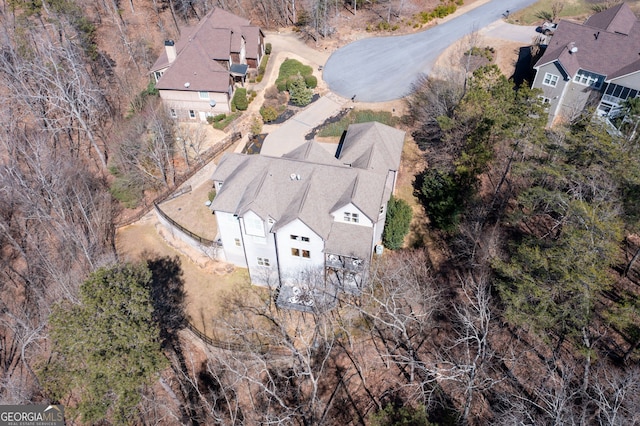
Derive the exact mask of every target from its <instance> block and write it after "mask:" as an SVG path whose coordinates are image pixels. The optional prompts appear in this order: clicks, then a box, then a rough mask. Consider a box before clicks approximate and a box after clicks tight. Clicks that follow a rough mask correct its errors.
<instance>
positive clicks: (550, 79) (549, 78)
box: [542, 72, 559, 87]
mask: <svg viewBox="0 0 640 426" xmlns="http://www.w3.org/2000/svg"><path fill="white" fill-rule="evenodd" d="M558 79H559V77H558V76H557V75H555V74H551V73H549V72H548V73H546V74H545V75H544V79H542V84H544V85H546V86H551V87H556V85H557V84H558Z"/></svg>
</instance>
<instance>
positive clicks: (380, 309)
mask: <svg viewBox="0 0 640 426" xmlns="http://www.w3.org/2000/svg"><path fill="white" fill-rule="evenodd" d="M294 5H295V9H294ZM436 5H437V3H435V4H433V5H432V4H431V2H428V6H433V7H435V6H436ZM446 5H449V6H450V3H446ZM423 6H424V7H426V4H418V3H417V2H406V4H405V2H403V1H402V0H397V1H396V0H393V1H379V2H364V1H360V0H354V1H351V0H348V1H345V2H328V1H325V0H307V1H302V2H295V3H294V2H288V1H277V0H260V1H249V0H238V1H234V2H225V1H218V2H210V1H208V0H195V1H194V0H190V1H185V0H140V1H137V0H136V1H134V0H130V1H128V2H118V1H115V0H101V1H97V2H80V1H79V0H36V1H22V0H4V1H2V0H0V12H1V15H0V16H1V17H0V25H1V26H2V35H3V43H2V47H1V48H0V49H1V55H0V83H1V84H0V96H2V102H0V114H2V122H3V124H4V125H3V126H2V129H0V142H1V143H0V161H1V163H0V194H1V195H0V249H1V250H2V267H1V268H0V368H2V374H0V403H2V404H27V403H39V404H40V403H41V404H45V403H61V404H63V405H64V406H65V408H66V414H67V421H68V422H69V423H74V424H97V423H104V424H122V423H130V424H152V423H153V424H225V425H226V424H229V425H231V424H234V425H235V424H238V425H239V424H246V425H255V424H266V423H274V424H300V425H346V424H371V425H393V424H412V425H413V424H415V425H427V424H440V425H448V424H477V425H484V424H505V425H506V424H509V425H511V424H563V425H564V424H610V425H614V424H633V423H634V422H638V421H640V418H638V414H637V413H638V412H640V389H639V386H640V385H639V384H638V383H639V381H638V380H639V379H640V367H639V365H638V362H639V357H640V353H639V352H638V346H639V345H640V322H639V311H638V309H639V299H638V294H639V290H638V283H639V282H640V266H638V264H637V262H636V261H637V258H638V257H640V237H639V236H638V226H639V225H640V222H639V219H640V207H639V201H640V200H639V199H638V197H639V196H640V150H639V146H638V135H637V132H636V130H637V120H638V119H639V117H640V114H638V105H636V104H634V103H633V102H631V103H629V104H628V105H627V109H628V111H627V112H628V120H626V121H624V122H621V123H619V129H618V130H617V131H613V130H611V129H608V128H607V127H605V126H603V125H602V123H600V122H598V121H594V120H592V115H591V112H590V111H585V112H584V114H583V115H582V116H581V117H579V118H578V119H576V120H575V121H574V122H572V123H567V125H566V126H559V127H557V128H554V129H545V127H544V124H545V122H546V117H545V112H544V109H543V105H542V103H541V101H540V100H539V98H538V93H536V92H535V91H532V90H529V89H528V88H527V87H526V85H523V86H521V87H519V88H516V87H514V84H513V82H512V81H509V80H507V78H506V77H505V76H503V75H501V74H500V72H499V71H498V69H497V68H495V67H491V66H489V67H482V68H479V69H478V70H476V71H475V72H474V73H473V75H471V74H465V73H463V74H456V73H454V72H453V71H452V73H451V78H449V79H447V80H435V79H427V78H425V79H423V80H422V81H419V82H417V83H416V85H415V92H414V93H413V94H412V95H411V96H409V97H408V98H407V100H406V101H407V106H406V110H407V116H405V117H404V118H403V124H402V126H403V127H404V128H405V129H406V130H408V133H410V134H411V135H412V137H413V141H410V142H409V143H416V144H417V145H418V146H419V147H420V149H421V150H422V151H421V152H422V155H423V156H424V159H425V161H426V163H427V164H428V167H427V168H426V169H425V170H424V171H422V172H421V173H419V174H418V175H417V176H416V180H415V196H416V198H417V199H418V200H419V202H420V203H421V208H424V209H425V212H426V215H427V216H428V218H429V223H428V224H427V227H428V228H427V229H428V230H429V234H428V235H427V236H425V238H423V239H420V238H413V239H412V241H419V242H418V243H416V244H415V246H413V247H406V246H405V247H404V248H401V249H398V250H394V251H391V250H388V251H387V252H386V253H385V255H384V256H382V257H380V258H377V257H376V258H375V261H374V262H373V264H372V267H371V271H370V274H369V279H368V282H366V283H364V285H363V291H362V294H360V295H351V296H345V297H344V298H343V299H342V300H340V303H339V305H338V307H337V308H336V309H334V310H331V311H329V312H312V313H305V314H303V313H299V312H295V311H287V310H282V309H278V308H277V307H276V306H275V304H274V298H273V297H272V296H273V295H270V294H268V293H266V292H264V291H262V290H260V289H256V288H249V287H247V288H243V289H239V290H238V292H237V293H234V294H230V295H228V297H227V298H225V299H224V300H219V301H215V302H214V301H212V303H219V304H220V306H221V308H220V310H221V312H222V315H221V316H220V318H219V319H218V320H217V321H216V322H215V323H214V324H211V328H212V329H214V330H216V337H217V338H218V342H225V345H220V344H218V345H217V346H218V347H214V346H208V345H206V344H204V343H202V342H201V341H200V340H198V339H197V338H195V337H194V335H193V334H191V333H190V332H188V331H186V330H185V329H184V328H185V324H186V322H185V318H184V310H183V308H184V290H183V286H184V283H183V281H182V279H183V278H182V276H181V269H180V268H181V266H180V262H179V261H178V260H177V259H171V258H158V257H154V256H148V258H147V259H146V260H145V261H143V262H142V263H136V264H132V263H129V262H127V261H126V260H125V259H119V258H118V254H117V253H116V250H115V241H114V239H115V226H116V225H115V224H116V223H117V221H118V219H119V217H120V215H121V212H122V210H123V209H125V208H127V207H130V206H135V204H136V202H137V200H139V199H141V197H143V196H144V195H145V194H147V195H148V194H150V193H151V194H152V193H154V192H155V191H162V190H167V189H170V188H172V185H173V184H174V183H175V180H176V176H178V175H179V174H180V173H181V172H183V171H184V170H183V169H181V168H180V164H181V162H180V161H179V160H180V158H181V155H182V154H181V150H180V147H179V146H176V133H175V132H176V129H175V126H174V124H173V122H172V121H171V120H168V119H167V116H166V114H165V112H164V110H163V109H162V106H161V105H160V103H159V101H158V98H157V96H156V93H155V90H154V87H153V85H149V77H148V75H147V69H148V68H149V66H150V65H151V64H152V63H153V61H154V60H155V57H156V54H157V52H158V51H159V48H160V47H161V45H162V43H161V42H162V40H164V39H166V38H176V37H177V35H178V28H179V27H180V26H182V25H187V24H192V23H194V22H196V21H197V20H198V19H199V18H201V17H202V16H204V14H206V13H207V11H209V10H210V9H211V8H212V7H223V8H225V9H227V10H229V11H231V12H233V13H236V14H239V15H241V16H246V17H249V18H251V19H252V20H253V22H255V23H256V24H259V25H263V26H264V27H275V26H285V25H292V24H297V25H298V28H299V29H300V33H301V35H302V36H309V37H311V36H312V37H331V36H332V34H333V33H334V32H335V31H337V28H338V25H337V24H336V21H335V16H336V12H337V11H338V10H347V11H348V13H350V14H354V13H366V12H367V11H368V12H370V13H371V16H372V19H371V22H372V24H376V23H377V22H384V21H386V22H387V23H389V22H400V21H401V20H402V18H403V17H406V18H409V17H411V16H414V15H413V14H414V13H416V11H418V10H420V7H423ZM385 12H386V15H385ZM373 16H375V18H373ZM381 17H382V18H381ZM376 25H377V24H376ZM383 27H384V26H383ZM383 29H384V28H383ZM184 163H187V160H186V158H185V162H184ZM184 163H183V164H182V166H183V167H187V168H188V167H190V165H189V164H186V165H185V164H184ZM403 206H404V204H403ZM403 208H404V207H403ZM404 210H406V209H404ZM405 213H406V214H405V216H407V217H409V216H410V215H409V214H408V212H405ZM414 217H416V215H414ZM418 217H422V216H421V215H420V216H418ZM424 225H425V224H415V223H414V224H413V229H414V230H415V229H416V228H424ZM403 226H404V225H403ZM392 236H394V238H395V234H392ZM387 237H388V238H390V237H389V236H387ZM394 245H399V242H398V241H395V239H394ZM314 279H315V277H310V278H309V281H310V282H309V283H308V284H309V285H314V284H316V283H314V282H313V280H314ZM247 295H249V296H247ZM220 346H224V347H220Z"/></svg>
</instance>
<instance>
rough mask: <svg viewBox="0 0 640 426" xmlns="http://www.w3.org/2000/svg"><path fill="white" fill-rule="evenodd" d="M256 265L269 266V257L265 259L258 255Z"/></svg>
mask: <svg viewBox="0 0 640 426" xmlns="http://www.w3.org/2000/svg"><path fill="white" fill-rule="evenodd" d="M258 266H265V267H268V266H271V264H270V263H269V259H267V258H266V257H259V258H258Z"/></svg>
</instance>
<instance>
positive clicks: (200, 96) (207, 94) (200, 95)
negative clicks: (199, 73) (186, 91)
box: [198, 92, 209, 99]
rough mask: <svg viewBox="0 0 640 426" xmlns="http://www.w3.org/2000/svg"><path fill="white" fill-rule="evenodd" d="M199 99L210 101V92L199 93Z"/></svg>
mask: <svg viewBox="0 0 640 426" xmlns="http://www.w3.org/2000/svg"><path fill="white" fill-rule="evenodd" d="M198 97H199V98H200V99H209V92H198Z"/></svg>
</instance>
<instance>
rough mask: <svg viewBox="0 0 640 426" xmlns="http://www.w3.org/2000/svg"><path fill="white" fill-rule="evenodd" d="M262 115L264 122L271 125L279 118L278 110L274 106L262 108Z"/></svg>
mask: <svg viewBox="0 0 640 426" xmlns="http://www.w3.org/2000/svg"><path fill="white" fill-rule="evenodd" d="M260 115H261V116H262V121H264V122H265V123H269V122H271V121H273V120H275V119H276V118H278V110H277V109H276V108H275V107H272V106H263V107H262V108H260Z"/></svg>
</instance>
